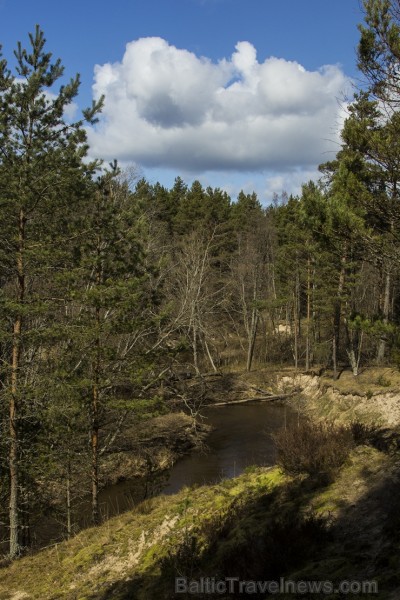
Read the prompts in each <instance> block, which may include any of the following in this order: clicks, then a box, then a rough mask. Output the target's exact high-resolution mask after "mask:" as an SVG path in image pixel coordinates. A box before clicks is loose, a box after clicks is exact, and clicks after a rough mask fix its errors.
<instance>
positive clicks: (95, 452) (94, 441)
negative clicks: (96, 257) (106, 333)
mask: <svg viewBox="0 0 400 600" xmlns="http://www.w3.org/2000/svg"><path fill="white" fill-rule="evenodd" d="M96 327H97V338H96V355H95V362H94V369H93V371H94V372H93V387H92V431H91V450H92V522H93V524H94V525H97V524H98V523H99V521H100V515H99V381H100V309H99V308H96Z"/></svg>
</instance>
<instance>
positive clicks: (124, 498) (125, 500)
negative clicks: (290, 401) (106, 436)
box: [88, 403, 298, 519]
mask: <svg viewBox="0 0 400 600" xmlns="http://www.w3.org/2000/svg"><path fill="white" fill-rule="evenodd" d="M203 419H204V422H205V423H207V424H208V425H211V427H212V432H211V433H210V435H209V436H208V437H207V440H206V442H205V444H204V447H203V448H202V449H201V450H199V451H196V452H193V453H191V454H189V455H187V456H184V457H183V458H181V459H180V460H178V461H177V462H176V463H175V465H174V466H173V467H172V469H170V470H169V471H168V472H165V473H162V474H157V475H155V474H152V475H149V476H148V477H147V478H141V479H133V480H129V481H123V482H120V483H117V484H116V485H113V486H110V487H108V488H107V489H104V490H102V492H101V493H100V498H99V501H100V509H101V512H102V515H103V517H104V518H108V517H110V516H113V515H115V514H117V513H118V512H122V511H124V510H128V509H130V508H133V506H135V504H137V503H138V502H140V501H141V500H144V499H145V498H148V497H151V496H154V495H156V494H174V493H176V492H178V491H179V490H180V489H182V488H183V487H184V486H192V485H204V484H211V483H215V482H217V481H220V480H222V479H226V478H231V477H235V476H237V475H240V474H241V473H242V472H243V471H244V470H245V469H246V468H247V467H249V466H251V465H257V466H271V465H274V464H275V463H276V450H275V445H274V441H273V438H272V434H273V433H274V432H275V431H277V430H278V429H280V428H281V427H284V426H285V425H288V424H290V423H292V422H294V421H297V420H298V415H297V413H296V412H295V411H293V409H290V408H288V407H286V406H285V405H277V404H273V403H249V404H238V405H226V406H219V407H208V408H206V409H205V410H204V411H203ZM88 519H89V515H88Z"/></svg>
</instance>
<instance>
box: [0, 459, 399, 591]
mask: <svg viewBox="0 0 400 600" xmlns="http://www.w3.org/2000/svg"><path fill="white" fill-rule="evenodd" d="M399 498H400V485H399V483H398V466H397V465H396V461H395V459H394V458H392V457H389V456H388V455H385V454H382V453H380V452H378V451H377V450H374V449H372V448H369V447H359V448H357V449H356V450H355V451H354V452H353V454H352V455H351V457H350V459H349V461H348V462H347V464H346V465H345V467H344V468H343V469H342V471H341V472H340V474H339V475H338V477H337V479H336V481H335V482H334V483H332V484H331V485H330V486H328V487H325V488H321V487H316V486H315V485H311V484H310V482H308V481H307V480H301V479H299V480H288V479H285V478H284V477H283V476H282V475H281V474H280V472H279V470H278V469H277V468H273V469H259V468H258V469H254V470H252V471H251V472H248V473H246V474H244V475H242V476H240V477H238V478H236V479H234V480H227V481H222V482H221V483H220V484H218V485H215V486H205V487H199V488H197V489H185V490H182V491H181V492H180V493H179V494H177V495H175V496H171V497H159V498H156V499H153V500H150V501H146V502H144V503H142V504H141V505H139V506H138V507H137V508H136V510H134V511H131V512H129V513H126V514H124V515H121V516H119V517H116V518H114V519H111V520H110V521H108V522H107V523H105V524H104V525H102V526H101V527H98V528H93V529H88V530H85V531H83V532H81V533H80V534H79V535H78V536H76V537H75V538H74V539H72V540H70V541H69V542H66V543H62V544H59V545H58V546H57V547H56V548H52V549H49V550H45V551H42V552H41V553H39V554H37V555H35V556H32V557H26V558H24V559H21V560H19V561H17V562H15V563H14V564H13V565H11V566H9V567H7V568H4V569H2V570H1V571H0V599H1V600H6V599H7V600H10V599H13V600H23V599H24V598H26V599H38V600H39V599H40V600H49V599H52V600H53V599H56V598H65V599H71V600H72V599H74V600H78V599H79V600H83V599H91V600H94V599H96V600H105V599H106V598H110V599H111V598H112V599H113V600H122V599H126V600H128V598H129V599H130V600H135V599H138V600H141V599H143V600H153V599H154V600H162V598H166V599H167V598H174V597H181V598H184V597H185V596H184V595H183V594H180V595H179V596H175V594H174V592H173V579H174V576H175V575H178V576H188V577H189V578H190V577H193V578H196V577H199V576H200V575H201V574H202V575H203V576H209V577H212V576H222V577H224V576H239V577H241V578H245V579H252V578H255V579H275V578H276V579H277V578H279V577H280V576H287V577H290V576H292V577H293V576H296V577H299V578H300V579H365V578H368V579H374V578H377V579H378V580H379V583H380V586H381V588H382V590H383V592H382V596H381V597H382V598H389V597H390V590H393V589H396V588H397V587H398V586H399V585H400V584H399V582H398V575H397V573H398V567H399V564H398V563H399V559H400V545H399V543H398V539H399V535H398V534H399V530H400V522H399V521H400V519H399V517H397V519H396V518H395V516H396V515H397V514H398V513H399V510H398V509H399V507H400V500H399ZM388 517H390V519H391V521H390V528H388V527H387V518H388ZM393 519H394V521H393ZM399 589H400V588H399ZM396 593H397V592H396ZM190 597H192V598H193V597H196V596H193V595H192V596H190ZM219 597H221V596H219ZM280 597H281V598H284V596H280ZM290 597H291V598H292V597H293V596H290ZM302 597H304V596H302ZM314 597H317V596H314ZM338 597H340V596H337V595H336V596H335V598H338ZM352 597H357V596H352ZM360 597H361V596H360ZM395 597H398V596H393V598H395ZM324 598H327V596H324Z"/></svg>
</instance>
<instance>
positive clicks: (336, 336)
mask: <svg viewBox="0 0 400 600" xmlns="http://www.w3.org/2000/svg"><path fill="white" fill-rule="evenodd" d="M346 260H347V258H346V254H344V255H343V256H342V258H341V269H340V274H339V283H338V290H337V298H336V301H335V307H334V317H333V341H332V365H333V379H337V378H338V369H337V361H338V352H339V345H340V323H341V318H342V295H343V290H344V280H345V266H346Z"/></svg>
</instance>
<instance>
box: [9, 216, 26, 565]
mask: <svg viewBox="0 0 400 600" xmlns="http://www.w3.org/2000/svg"><path fill="white" fill-rule="evenodd" d="M25 223H26V219H25V215H24V211H23V210H22V209H21V210H20V213H19V225H18V252H17V281H18V301H19V303H20V304H22V303H23V301H24V298H25V271H24V245H25ZM21 333H22V315H21V314H19V315H17V317H16V318H15V321H14V326H13V341H12V357H11V389H10V392H11V394H10V405H9V410H10V450H9V468H10V506H9V520H10V557H11V558H15V557H17V556H19V554H20V552H21V547H20V539H19V514H18V513H19V464H18V459H19V457H18V453H19V433H18V428H17V422H18V375H19V368H20V350H21Z"/></svg>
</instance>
